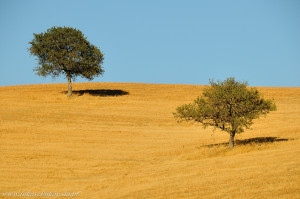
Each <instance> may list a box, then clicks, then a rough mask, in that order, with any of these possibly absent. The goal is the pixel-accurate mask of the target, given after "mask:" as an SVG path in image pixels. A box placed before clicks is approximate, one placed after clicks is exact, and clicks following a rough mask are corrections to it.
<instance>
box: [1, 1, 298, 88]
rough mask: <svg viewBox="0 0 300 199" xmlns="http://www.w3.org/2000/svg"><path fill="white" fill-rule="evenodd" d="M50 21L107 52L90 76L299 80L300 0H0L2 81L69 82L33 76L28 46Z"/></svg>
mask: <svg viewBox="0 0 300 199" xmlns="http://www.w3.org/2000/svg"><path fill="white" fill-rule="evenodd" d="M53 26H69V27H74V28H77V29H79V30H81V31H82V32H83V34H84V35H85V36H86V37H87V39H88V40H89V41H90V42H91V43H92V44H94V45H96V46H98V47H99V48H100V50H101V51H102V52H103V53H104V56H105V59H104V64H103V67H104V69H105V71H106V72H105V73H104V75H103V76H99V77H97V78H95V79H94V80H93V82H138V83H166V84H201V85H202V84H208V81H209V79H210V78H213V79H215V80H218V79H219V80H224V79H226V78H227V77H235V78H236V79H237V80H242V81H244V80H246V81H248V82H249V85H250V86H297V87H299V86H300V1H299V0H206V1H202V0H195V1H193V0H180V1H177V0H135V1H134V0H106V1H104V0H95V1H91V0H84V1H82V0H80V1H78V0H48V1H44V0H19V1H16V0H0V86H6V85H20V84H40V83H58V82H66V79H65V78H64V77H60V78H57V79H55V80H53V79H52V78H51V77H49V78H42V77H39V76H37V75H35V73H34V72H33V68H34V67H35V66H37V61H36V58H35V57H34V56H31V55H30V54H29V52H28V48H29V44H28V42H30V41H31V40H32V39H33V33H41V32H45V31H46V30H47V29H48V28H51V27H53ZM86 81H87V80H85V79H81V78H78V79H77V80H76V82H86Z"/></svg>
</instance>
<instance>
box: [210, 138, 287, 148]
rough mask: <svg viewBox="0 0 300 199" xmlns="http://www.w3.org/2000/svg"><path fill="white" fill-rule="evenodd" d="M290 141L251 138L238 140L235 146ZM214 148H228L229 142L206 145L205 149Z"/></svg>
mask: <svg viewBox="0 0 300 199" xmlns="http://www.w3.org/2000/svg"><path fill="white" fill-rule="evenodd" d="M288 140H289V139H282V138H281V139H280V138H278V137H257V138H250V139H245V140H236V141H235V142H234V144H235V145H236V146H238V145H252V144H259V145H260V144H264V143H274V142H283V141H288ZM214 146H228V142H224V143H219V144H209V145H205V147H209V148H210V147H214Z"/></svg>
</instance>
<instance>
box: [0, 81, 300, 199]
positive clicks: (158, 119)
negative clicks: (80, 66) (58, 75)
mask: <svg viewBox="0 0 300 199" xmlns="http://www.w3.org/2000/svg"><path fill="white" fill-rule="evenodd" d="M203 88H204V86H195V85H160V84H129V83H74V84H73V90H74V91H77V92H76V93H75V94H73V97H72V98H71V99H68V98H67V96H66V94H65V93H64V92H65V91H66V89H67V85H66V84H42V85H24V86H7V87H0V154H1V155H0V198H13V197H8V196H3V195H2V193H21V192H25V193H26V192H31V193H40V192H57V193H59V192H60V193H63V192H78V196H77V197H74V198H95V199H96V198H222V199H226V198H230V199H231V198H254V199H262V198H272V199H273V198H300V88H299V87H298V88H266V87H259V88H258V89H259V91H261V92H262V93H263V95H264V97H265V98H274V100H275V103H276V104H277V109H278V110H277V111H275V112H272V113H270V114H268V115H267V117H265V118H264V117H262V118H260V119H258V120H256V121H255V123H254V125H253V126H252V129H250V130H246V131H245V132H244V133H242V134H238V135H237V136H236V140H240V141H237V142H236V146H235V148H234V149H233V150H229V149H228V146H227V145H226V144H222V143H226V142H227V141H228V137H229V136H228V134H227V133H225V132H221V131H219V130H215V131H214V130H213V128H206V129H204V128H202V127H201V126H200V125H199V124H191V123H177V122H176V120H175V119H174V117H173V115H172V113H173V112H174V111H175V109H176V107H178V106H180V105H182V104H184V103H189V102H191V101H192V100H193V99H195V98H196V97H197V96H199V95H200V94H201V91H202V89H203ZM126 92H127V93H126ZM114 94H119V95H118V96H114ZM123 94H124V95H123ZM216 144H219V145H216ZM48 198H49V197H48ZM51 198H61V197H51ZM64 198H67V197H64Z"/></svg>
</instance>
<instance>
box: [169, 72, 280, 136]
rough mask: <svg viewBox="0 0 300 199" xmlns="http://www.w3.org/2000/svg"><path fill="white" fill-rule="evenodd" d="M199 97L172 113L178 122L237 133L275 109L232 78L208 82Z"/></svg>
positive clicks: (271, 102)
mask: <svg viewBox="0 0 300 199" xmlns="http://www.w3.org/2000/svg"><path fill="white" fill-rule="evenodd" d="M210 84H211V86H210V87H208V88H206V89H204V91H203V96H202V97H198V98H197V99H196V100H195V101H194V102H193V103H190V104H184V105H182V106H180V107H178V108H177V109H176V112H175V113H173V114H174V116H175V118H178V119H179V120H191V121H195V122H199V123H202V124H203V125H204V126H213V127H216V128H220V129H221V130H223V131H226V132H228V133H230V134H231V135H232V136H233V137H234V135H235V133H241V132H243V131H244V129H245V128H249V127H250V126H251V125H252V124H253V119H256V118H258V117H259V116H260V115H266V114H267V113H269V112H270V111H274V110H276V105H275V104H274V103H273V101H272V100H265V99H263V98H262V96H261V95H260V93H259V92H258V91H257V89H255V88H251V89H247V82H237V81H235V79H234V78H228V79H227V80H225V81H223V82H220V81H217V82H213V81H210Z"/></svg>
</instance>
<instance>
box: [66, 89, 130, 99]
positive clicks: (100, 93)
mask: <svg viewBox="0 0 300 199" xmlns="http://www.w3.org/2000/svg"><path fill="white" fill-rule="evenodd" d="M64 93H67V91H64ZM72 94H74V95H78V96H82V95H84V94H89V95H93V96H101V97H109V96H122V95H128V94H129V92H127V91H123V90H110V89H95V90H90V89H87V90H74V91H72Z"/></svg>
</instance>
